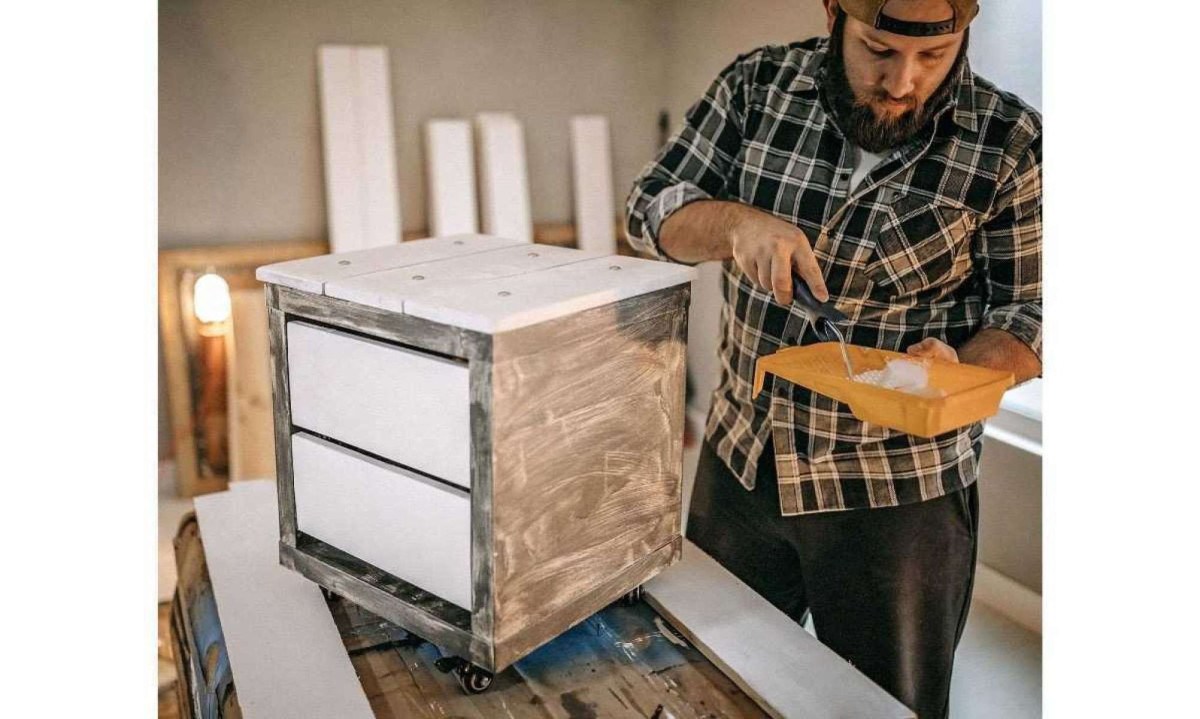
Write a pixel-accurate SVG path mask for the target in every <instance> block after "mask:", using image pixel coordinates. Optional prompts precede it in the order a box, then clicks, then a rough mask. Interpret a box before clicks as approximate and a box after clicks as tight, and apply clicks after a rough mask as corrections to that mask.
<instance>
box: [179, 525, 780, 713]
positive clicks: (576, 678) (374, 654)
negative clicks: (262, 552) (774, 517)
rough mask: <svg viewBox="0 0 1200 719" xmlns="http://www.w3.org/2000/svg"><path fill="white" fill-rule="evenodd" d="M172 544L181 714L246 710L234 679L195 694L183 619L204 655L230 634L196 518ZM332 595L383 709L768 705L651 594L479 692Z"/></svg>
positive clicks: (753, 709)
mask: <svg viewBox="0 0 1200 719" xmlns="http://www.w3.org/2000/svg"><path fill="white" fill-rule="evenodd" d="M176 547H177V549H176V556H177V561H178V562H179V563H180V564H181V567H182V570H181V571H180V573H179V590H178V592H177V594H176V598H175V601H174V605H175V606H174V607H173V612H174V613H175V614H176V619H175V620H174V621H173V622H172V632H171V639H172V644H173V650H174V654H175V657H176V658H177V661H178V662H179V665H180V677H181V680H180V704H181V707H180V710H181V716H183V717H195V716H197V714H196V712H195V711H194V710H193V709H192V707H193V706H207V707H209V708H210V709H211V711H212V712H213V713H212V714H209V716H224V717H240V716H241V712H240V710H239V709H238V708H237V698H236V693H237V689H236V687H233V689H232V691H228V692H222V693H221V694H222V696H224V700H223V701H216V702H208V703H206V702H203V701H201V702H196V701H195V699H196V694H197V693H199V692H202V691H203V688H202V687H197V686H196V684H195V682H189V680H188V673H187V671H186V670H185V669H184V665H187V664H188V663H189V662H190V661H191V660H192V659H193V657H192V656H191V653H192V652H195V651H196V650H195V649H193V648H190V647H189V646H188V645H187V644H188V643H187V641H186V639H185V638H184V636H183V635H184V634H185V631H184V630H183V626H184V625H188V626H189V627H190V634H191V635H192V636H194V637H201V638H203V637H213V636H217V637H220V638H219V639H218V641H217V648H216V649H214V648H213V647H212V646H209V647H207V651H205V652H203V654H205V655H206V656H208V657H224V656H226V655H225V652H224V646H223V645H224V638H223V637H221V636H220V635H221V626H220V618H219V616H218V613H217V612H216V611H213V610H214V609H215V608H214V607H212V606H210V605H211V596H212V588H211V586H210V583H211V578H210V576H209V573H208V571H207V562H206V558H205V556H204V546H203V542H202V540H201V537H200V532H199V527H198V525H197V523H196V521H195V519H194V518H189V519H187V520H185V521H184V522H183V525H182V526H181V528H180V530H179V533H178V535H177V538H176ZM181 597H182V599H181ZM327 604H328V607H329V611H330V613H331V614H332V616H333V619H334V622H335V623H336V625H337V628H338V632H339V634H340V636H341V639H342V643H343V645H344V647H345V650H346V652H347V654H348V655H349V657H350V661H351V663H352V664H353V666H354V669H355V672H356V673H357V674H358V678H359V681H360V683H361V684H362V688H363V691H364V693H365V694H366V697H367V700H368V701H369V703H370V706H371V710H372V711H373V713H374V714H375V716H376V717H380V718H381V719H384V718H387V719H390V718H400V717H404V718H409V717H469V718H472V719H491V718H492V717H512V718H521V717H565V718H568V719H584V718H585V717H594V718H599V717H655V718H657V719H667V718H669V717H680V718H682V717H696V718H698V717H766V716H767V714H766V713H764V712H763V711H762V710H761V709H760V708H759V707H758V706H757V705H756V704H755V703H754V702H753V701H752V700H751V699H750V698H749V697H748V696H747V695H746V694H744V693H743V692H742V691H741V690H740V689H739V688H738V687H737V686H736V685H735V684H734V683H733V681H731V680H730V679H729V678H728V677H726V676H725V675H724V674H722V673H721V671H720V670H719V669H718V668H717V667H716V666H715V665H714V664H712V663H711V662H710V661H708V660H707V659H706V658H705V657H704V656H703V655H702V654H701V653H700V652H699V651H698V650H697V649H695V648H694V647H692V646H691V645H690V644H689V643H687V642H686V641H684V640H682V639H680V638H679V637H678V635H677V634H676V633H675V632H674V631H673V630H672V629H670V628H669V627H668V625H667V624H666V623H665V622H664V620H663V619H662V618H661V617H660V616H659V615H658V614H657V613H656V612H655V611H654V610H653V609H651V608H650V606H649V605H648V604H646V603H645V602H638V603H635V604H633V605H631V606H623V605H620V604H614V605H611V606H609V607H607V608H605V609H603V610H601V611H600V612H598V613H596V614H595V615H593V616H591V617H589V618H588V619H586V620H585V621H583V622H582V623H580V624H579V625H577V626H575V627H574V628H572V629H571V630H569V631H567V632H566V633H564V634H563V635H561V636H560V637H558V638H556V639H554V640H553V641H551V642H550V643H548V644H546V645H544V646H542V647H541V648H540V649H538V650H537V651H535V652H533V653H532V654H530V655H528V656H526V657H525V658H524V659H522V660H520V661H519V662H517V663H516V664H515V665H513V666H512V667H509V668H508V669H506V670H504V671H502V672H501V673H500V674H499V675H498V676H497V677H496V679H495V681H494V682H493V684H492V687H491V688H490V689H489V690H488V691H487V692H485V693H483V694H480V695H474V696H469V695H466V694H464V693H463V691H462V690H461V689H460V688H459V685H458V683H457V681H456V680H455V678H454V676H453V674H449V673H442V672H441V671H439V670H438V669H437V667H436V665H435V663H436V662H437V660H438V659H439V658H440V657H441V656H442V654H441V652H440V651H439V650H438V648H437V647H435V646H434V645H432V644H429V643H427V642H423V641H421V640H419V639H417V638H416V637H413V636H411V635H409V634H408V633H407V632H405V631H404V630H403V629H401V628H399V627H397V626H395V625H394V624H391V623H389V622H387V621H385V620H383V619H380V618H378V617H376V616H374V615H372V614H370V613H368V612H366V611H365V610H363V609H361V608H359V607H358V606H356V605H354V604H352V603H350V602H348V601H345V600H343V599H341V598H339V597H331V598H329V599H328V600H327ZM201 660H203V658H201ZM214 666H215V667H216V669H217V674H218V675H221V676H216V675H213V676H210V678H209V683H210V684H211V685H212V686H216V685H219V684H231V683H232V679H231V677H230V676H228V671H229V664H228V661H227V660H223V659H222V660H220V661H217V663H216V664H215V665H214ZM197 674H199V672H197ZM218 706H220V707H221V708H220V709H218V708H217V707H218Z"/></svg>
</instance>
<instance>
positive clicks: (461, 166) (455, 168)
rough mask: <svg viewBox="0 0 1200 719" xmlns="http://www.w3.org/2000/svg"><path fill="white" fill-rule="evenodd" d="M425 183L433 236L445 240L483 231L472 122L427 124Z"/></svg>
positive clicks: (453, 121) (432, 121)
mask: <svg viewBox="0 0 1200 719" xmlns="http://www.w3.org/2000/svg"><path fill="white" fill-rule="evenodd" d="M425 179H426V192H427V196H428V200H429V231H430V233H431V234H433V235H434V236H436V237H441V236H445V235H457V234H461V233H475V232H478V231H479V217H478V215H479V206H478V203H477V202H476V200H475V145H474V142H473V141H472V138H471V123H470V122H468V121H466V120H430V121H429V122H427V123H425Z"/></svg>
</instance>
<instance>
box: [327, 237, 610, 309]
mask: <svg viewBox="0 0 1200 719" xmlns="http://www.w3.org/2000/svg"><path fill="white" fill-rule="evenodd" d="M600 256H601V254H600V253H597V252H581V251H579V250H575V249H571V248H569V247H556V246H553V245H527V244H524V243H517V244H515V245H512V246H509V247H503V248H501V249H498V250H490V251H487V252H477V253H475V254H473V255H467V256H464V257H456V258H454V259H452V260H445V259H443V260H435V261H433V262H425V263H422V264H419V265H410V266H407V267H403V268H400V269H395V270H386V271H383V272H373V273H371V274H369V275H360V276H358V277H349V278H346V279H344V280H336V281H331V282H327V283H326V284H325V294H326V295H328V296H330V297H337V298H339V299H343V300H349V301H351V302H357V303H359V304H364V305H367V306H369V307H378V308H380V309H386V310H391V311H393V312H403V311H404V303H405V302H406V301H409V300H412V299H414V298H421V297H427V296H429V295H431V294H435V293H438V292H444V291H456V290H457V291H459V292H463V293H469V292H471V290H472V287H474V286H475V285H476V284H478V283H479V282H481V281H483V280H491V279H497V278H501V277H515V276H516V275H523V274H528V273H530V272H538V271H541V270H545V269H549V268H551V267H558V266H560V265H567V264H571V263H574V262H583V261H584V260H590V259H595V258H597V257H600Z"/></svg>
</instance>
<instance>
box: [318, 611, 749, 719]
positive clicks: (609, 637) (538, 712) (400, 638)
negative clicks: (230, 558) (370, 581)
mask: <svg viewBox="0 0 1200 719" xmlns="http://www.w3.org/2000/svg"><path fill="white" fill-rule="evenodd" d="M329 606H330V611H331V612H332V613H333V616H334V620H335V621H336V622H337V625H338V629H339V630H340V632H341V635H342V640H343V641H344V642H345V645H346V650H347V651H348V652H349V654H350V659H351V661H352V662H353V664H354V669H355V670H356V671H357V672H358V676H359V680H360V681H361V682H362V685H363V690H364V691H365V692H366V694H367V700H368V701H370V703H371V709H372V711H374V712H375V716H376V717H380V718H381V719H383V718H385V717H386V718H392V717H395V718H399V717H470V718H472V719H491V717H513V718H518V717H567V718H569V719H584V718H585V717H655V718H656V719H667V718H668V717H680V718H682V717H765V716H767V715H766V714H765V713H764V712H763V711H762V710H761V709H759V708H758V706H757V705H756V704H755V703H754V702H753V701H751V700H750V699H749V698H748V697H747V696H746V695H745V694H743V693H742V692H741V690H739V689H738V688H737V687H736V686H735V685H734V684H733V682H732V681H730V680H729V679H728V678H727V677H726V676H725V675H724V674H722V673H721V671H720V670H719V669H717V668H716V667H715V666H714V665H713V664H712V663H711V662H709V661H708V660H707V659H705V658H704V656H703V655H701V654H700V652H699V651H697V650H696V649H694V648H693V647H692V646H691V645H689V644H688V643H686V642H684V641H683V640H682V639H680V638H679V637H678V636H677V635H676V634H675V633H674V632H673V631H672V630H671V629H670V628H669V627H667V626H666V624H665V623H664V622H663V620H662V618H661V617H659V615H658V614H656V613H655V612H654V610H653V609H651V608H650V607H649V606H648V605H647V604H645V603H644V602H638V603H636V604H633V605H631V606H621V605H612V606H610V607H608V608H607V609H604V610H602V611H600V612H598V613H597V614H595V615H593V616H591V617H589V618H588V619H586V620H584V621H583V622H582V623H581V624H578V625H576V626H575V627H574V628H573V629H571V630H569V631H567V632H566V633H565V634H563V635H562V636H560V637H558V638H557V639H555V640H553V641H551V642H550V643H549V644H546V645H544V646H543V647H541V648H540V649H538V650H537V651H535V652H534V653H532V654H530V655H529V656H527V657H525V658H524V659H522V660H521V661H519V662H517V663H516V664H515V665H513V666H512V667H510V668H508V669H506V670H505V671H503V672H501V673H500V674H499V676H497V677H496V679H495V681H494V682H493V684H492V687H491V688H490V689H489V690H488V691H486V692H484V693H483V694H479V695H474V696H468V695H466V694H464V693H463V691H462V690H461V689H460V688H459V686H458V683H457V682H456V681H455V680H454V677H453V675H451V674H444V673H442V672H440V671H438V669H437V668H436V666H435V662H436V661H437V660H438V658H440V657H441V653H440V652H439V651H438V649H437V647H435V646H433V645H431V644H428V643H425V642H422V641H420V640H418V639H416V638H414V637H411V636H410V635H408V634H407V633H406V632H404V630H402V629H400V628H399V627H396V626H395V625H393V624H390V623H388V622H386V621H384V620H382V619H379V618H378V617H375V616H374V615H371V614H369V613H367V612H366V611H364V610H362V609H359V608H358V607H357V606H355V605H354V604H351V603H349V602H345V601H343V600H340V599H337V598H335V599H332V600H330V604H329Z"/></svg>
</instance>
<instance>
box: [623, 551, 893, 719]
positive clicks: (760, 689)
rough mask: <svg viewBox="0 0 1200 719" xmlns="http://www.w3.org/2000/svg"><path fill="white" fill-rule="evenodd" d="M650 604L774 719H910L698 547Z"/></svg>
mask: <svg viewBox="0 0 1200 719" xmlns="http://www.w3.org/2000/svg"><path fill="white" fill-rule="evenodd" d="M645 591H646V594H647V596H648V599H647V601H649V603H650V604H651V606H653V607H654V608H655V609H656V610H658V612H659V613H660V614H662V615H663V616H664V617H665V618H666V619H667V620H668V621H669V622H671V624H672V625H674V626H676V627H677V628H679V629H680V630H681V631H683V632H684V633H685V634H687V635H688V639H689V640H691V642H692V643H693V644H695V645H696V646H697V648H698V649H700V650H701V652H703V654H704V655H705V656H707V657H708V658H709V659H710V660H712V661H713V663H714V664H716V665H717V666H718V667H719V668H720V669H721V671H723V672H724V673H725V674H726V675H727V676H728V677H729V678H730V679H732V680H733V681H734V682H735V683H736V684H737V685H738V686H739V687H740V688H741V689H742V690H743V691H745V692H746V694H747V695H749V696H750V697H751V698H753V699H754V700H755V701H756V702H758V703H759V705H760V706H762V707H763V708H764V709H766V710H767V711H768V712H770V713H771V714H772V715H773V716H776V717H805V719H842V718H844V717H872V718H873V719H876V718H877V719H887V718H889V717H897V718H903V719H911V717H913V716H914V714H913V713H912V711H910V710H909V709H908V707H906V706H904V705H903V704H901V703H900V702H898V701H896V699H895V698H893V697H892V696H891V695H890V694H888V693H887V692H885V691H883V689H880V688H879V686H878V685H877V684H875V683H874V682H872V681H871V680H870V679H868V678H867V677H865V676H863V674H862V673H861V672H859V671H858V670H857V669H855V668H854V667H852V666H851V665H850V663H849V662H847V661H846V660H845V659H842V658H841V657H839V656H838V655H837V654H835V653H834V652H833V650H831V649H829V648H828V647H826V646H825V645H824V644H822V643H821V642H819V641H817V639H816V638H815V637H813V636H812V635H811V634H809V633H808V632H806V631H804V629H803V628H802V627H801V626H800V625H799V624H796V623H795V622H793V621H792V620H791V619H790V618H788V616H787V615H785V614H784V613H783V612H781V611H779V610H778V609H776V608H775V607H774V606H772V605H771V604H770V603H769V602H768V601H767V600H766V599H763V598H762V597H761V596H760V595H758V594H757V593H756V592H755V591H754V590H752V589H750V587H748V586H746V585H745V584H743V583H742V582H741V581H740V580H739V579H738V578H737V577H735V576H733V574H731V573H730V572H729V571H728V570H727V569H725V568H724V567H722V566H721V565H720V564H719V563H717V561H716V560H714V559H713V558H712V557H709V556H708V555H707V554H705V553H704V551H703V550H701V549H700V548H699V547H697V546H696V545H695V544H692V543H691V542H689V541H686V540H685V541H684V545H683V559H682V560H681V561H680V562H679V563H678V564H676V565H674V566H672V567H670V568H668V569H666V570H664V571H663V572H662V573H661V574H659V575H658V576H657V577H655V578H654V579H651V580H650V581H649V582H647V583H646V587H645Z"/></svg>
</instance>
